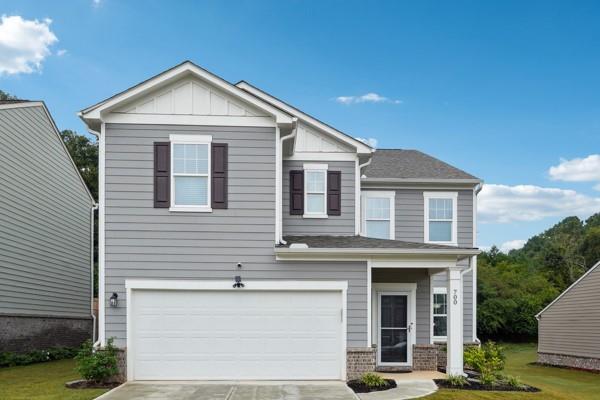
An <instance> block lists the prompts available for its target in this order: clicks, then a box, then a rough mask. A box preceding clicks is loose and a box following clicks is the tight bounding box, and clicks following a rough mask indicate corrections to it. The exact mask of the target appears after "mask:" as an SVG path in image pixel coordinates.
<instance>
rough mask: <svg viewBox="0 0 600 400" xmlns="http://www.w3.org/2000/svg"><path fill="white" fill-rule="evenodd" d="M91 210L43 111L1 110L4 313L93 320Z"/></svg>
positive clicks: (0, 294)
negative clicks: (90, 317) (91, 318)
mask: <svg viewBox="0 0 600 400" xmlns="http://www.w3.org/2000/svg"><path fill="white" fill-rule="evenodd" d="M90 208H91V200H90V199H89V197H88V195H87V193H86V191H85V189H84V187H83V185H82V183H81V180H80V178H79V176H78V174H77V172H76V170H75V169H74V167H73V165H72V163H71V160H70V159H69V157H68V154H67V153H66V151H65V149H64V147H63V146H62V144H61V142H60V139H59V138H58V137H57V135H56V133H55V132H54V130H53V127H52V125H51V123H50V121H49V120H48V118H47V116H46V113H45V112H44V110H43V108H42V107H27V108H15V109H5V110H0V313H6V314H28V315H57V316H73V317H86V316H89V314H90V295H91V292H90V290H91V286H90V281H91V280H90V240H91V235H90V226H91V225H90V224H91V221H90Z"/></svg>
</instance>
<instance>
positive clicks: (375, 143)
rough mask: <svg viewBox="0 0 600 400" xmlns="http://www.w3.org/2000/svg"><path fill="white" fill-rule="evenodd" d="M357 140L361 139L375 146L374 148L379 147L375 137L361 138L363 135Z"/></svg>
mask: <svg viewBox="0 0 600 400" xmlns="http://www.w3.org/2000/svg"><path fill="white" fill-rule="evenodd" d="M356 140H360V141H361V142H363V143H364V144H368V145H369V146H371V147H373V148H374V149H375V148H377V139H375V138H372V137H370V138H366V139H365V138H361V137H357V138H356Z"/></svg>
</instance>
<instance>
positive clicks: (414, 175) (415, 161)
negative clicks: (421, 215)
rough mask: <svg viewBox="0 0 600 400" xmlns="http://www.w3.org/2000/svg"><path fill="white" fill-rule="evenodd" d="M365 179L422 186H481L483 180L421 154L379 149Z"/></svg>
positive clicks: (418, 152)
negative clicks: (443, 182)
mask: <svg viewBox="0 0 600 400" xmlns="http://www.w3.org/2000/svg"><path fill="white" fill-rule="evenodd" d="M363 175H364V176H366V179H367V180H368V181H369V180H371V181H385V180H396V181H411V180H416V181H420V182H427V181H440V180H448V181H454V182H464V183H479V182H481V180H480V179H479V178H477V177H475V176H473V175H471V174H468V173H466V172H465V171H463V170H461V169H458V168H456V167H453V166H452V165H450V164H447V163H445V162H443V161H441V160H438V159H437V158H435V157H432V156H430V155H427V154H425V153H423V152H420V151H418V150H404V149H377V151H376V152H375V153H373V158H372V160H371V164H369V165H368V166H367V167H366V168H365V169H364V170H363Z"/></svg>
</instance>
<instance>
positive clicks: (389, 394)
mask: <svg viewBox="0 0 600 400" xmlns="http://www.w3.org/2000/svg"><path fill="white" fill-rule="evenodd" d="M396 384H397V385H398V387H396V388H395V389H390V390H384V391H382V392H371V393H360V394H358V397H359V398H360V399H361V400H405V399H416V398H418V397H423V396H427V395H429V394H431V393H434V392H436V391H437V389H438V388H437V385H436V384H435V383H434V382H433V381H432V380H431V379H419V380H397V381H396Z"/></svg>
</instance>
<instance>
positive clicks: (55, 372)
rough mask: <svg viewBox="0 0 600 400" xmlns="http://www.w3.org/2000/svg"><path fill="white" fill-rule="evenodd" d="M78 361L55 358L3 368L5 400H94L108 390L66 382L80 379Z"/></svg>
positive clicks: (0, 386)
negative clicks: (70, 384) (76, 364)
mask: <svg viewBox="0 0 600 400" xmlns="http://www.w3.org/2000/svg"><path fill="white" fill-rule="evenodd" d="M79 378H80V377H79V375H78V374H77V372H75V360H60V361H51V362H46V363H40V364H33V365H27V366H23V367H11V368H2V369H0V399H2V400H91V399H95V398H96V397H98V396H100V395H101V394H102V393H104V392H106V391H107V390H105V389H67V388H66V387H65V382H68V381H73V380H76V379H79Z"/></svg>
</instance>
